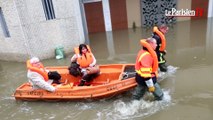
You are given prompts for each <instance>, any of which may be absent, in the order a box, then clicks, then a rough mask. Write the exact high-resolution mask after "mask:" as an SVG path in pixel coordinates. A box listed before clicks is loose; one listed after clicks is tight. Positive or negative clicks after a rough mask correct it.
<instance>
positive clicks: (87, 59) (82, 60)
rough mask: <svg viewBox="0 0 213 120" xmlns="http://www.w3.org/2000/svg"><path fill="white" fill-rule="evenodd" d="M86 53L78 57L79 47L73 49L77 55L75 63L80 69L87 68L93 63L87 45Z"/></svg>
mask: <svg viewBox="0 0 213 120" xmlns="http://www.w3.org/2000/svg"><path fill="white" fill-rule="evenodd" d="M87 49H88V52H87V53H86V54H85V55H80V51H79V47H75V48H74V51H75V54H76V55H77V57H78V58H77V62H78V64H79V65H80V67H81V68H86V67H89V65H90V64H91V63H92V62H93V57H92V56H93V54H92V52H91V49H90V47H89V46H88V45H87Z"/></svg>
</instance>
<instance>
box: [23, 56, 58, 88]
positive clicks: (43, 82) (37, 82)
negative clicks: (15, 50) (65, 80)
mask: <svg viewBox="0 0 213 120" xmlns="http://www.w3.org/2000/svg"><path fill="white" fill-rule="evenodd" d="M27 64H28V65H27V67H28V72H27V77H28V80H29V82H30V83H31V85H32V87H33V89H44V90H47V91H50V92H55V90H56V88H55V87H53V86H52V85H51V84H52V82H53V80H49V78H48V72H49V71H47V70H45V69H44V66H43V64H42V63H41V62H40V60H39V58H37V57H33V58H31V59H30V60H29V62H28V63H27Z"/></svg>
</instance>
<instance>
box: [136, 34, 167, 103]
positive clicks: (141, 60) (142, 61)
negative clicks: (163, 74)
mask: <svg viewBox="0 0 213 120" xmlns="http://www.w3.org/2000/svg"><path fill="white" fill-rule="evenodd" d="M140 43H141V45H142V46H143V47H142V49H141V50H140V51H139V52H138V55H137V58H136V63H135V71H136V77H135V79H136V82H137V84H138V85H137V87H136V88H135V91H134V93H133V99H136V100H139V99H140V98H141V97H143V95H144V94H145V92H146V91H147V90H148V91H149V92H152V93H153V95H154V97H155V99H156V100H162V98H163V92H162V90H161V88H160V86H159V84H158V83H157V75H158V60H157V55H156V53H155V51H154V50H155V48H156V47H157V44H156V40H155V39H154V38H148V39H146V40H144V39H143V40H141V41H140Z"/></svg>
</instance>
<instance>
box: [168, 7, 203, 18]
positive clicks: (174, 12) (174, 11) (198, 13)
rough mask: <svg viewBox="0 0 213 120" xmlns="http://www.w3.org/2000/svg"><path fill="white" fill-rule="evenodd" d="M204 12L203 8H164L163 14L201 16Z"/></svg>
mask: <svg viewBox="0 0 213 120" xmlns="http://www.w3.org/2000/svg"><path fill="white" fill-rule="evenodd" d="M203 13H204V9H203V8H196V9H195V10H190V9H180V10H177V9H176V8H172V9H171V10H165V16H167V17H202V16H203Z"/></svg>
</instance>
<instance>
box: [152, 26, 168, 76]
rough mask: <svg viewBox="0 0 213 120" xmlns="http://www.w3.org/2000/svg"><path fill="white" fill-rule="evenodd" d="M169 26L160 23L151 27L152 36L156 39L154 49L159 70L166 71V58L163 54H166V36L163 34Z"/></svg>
mask: <svg viewBox="0 0 213 120" xmlns="http://www.w3.org/2000/svg"><path fill="white" fill-rule="evenodd" d="M168 30H169V27H168V26H166V25H165V24H162V25H160V26H159V27H156V26H155V27H154V28H153V34H152V38H155V39H156V40H157V48H156V50H155V52H156V54H157V56H158V64H159V68H160V71H162V72H167V65H166V59H165V58H164V56H165V55H166V38H165V34H166V33H167V32H168Z"/></svg>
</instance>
